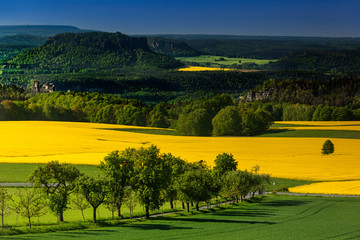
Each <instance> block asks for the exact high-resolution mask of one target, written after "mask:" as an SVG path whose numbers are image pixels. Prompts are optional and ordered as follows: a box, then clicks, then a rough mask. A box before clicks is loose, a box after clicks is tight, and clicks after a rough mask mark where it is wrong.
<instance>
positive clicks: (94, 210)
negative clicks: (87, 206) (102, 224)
mask: <svg viewBox="0 0 360 240" xmlns="http://www.w3.org/2000/svg"><path fill="white" fill-rule="evenodd" d="M93 223H96V207H93Z"/></svg>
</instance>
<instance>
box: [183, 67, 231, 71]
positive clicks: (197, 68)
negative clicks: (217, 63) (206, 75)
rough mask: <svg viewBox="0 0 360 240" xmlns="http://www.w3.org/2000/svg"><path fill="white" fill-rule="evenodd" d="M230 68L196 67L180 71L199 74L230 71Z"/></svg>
mask: <svg viewBox="0 0 360 240" xmlns="http://www.w3.org/2000/svg"><path fill="white" fill-rule="evenodd" d="M229 70H231V69H230V68H210V67H195V66H188V67H184V68H180V69H179V71H185V72H199V71H229Z"/></svg>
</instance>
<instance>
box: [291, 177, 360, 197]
mask: <svg viewBox="0 0 360 240" xmlns="http://www.w3.org/2000/svg"><path fill="white" fill-rule="evenodd" d="M289 191H290V192H296V193H319V194H344V195H360V181H359V180H358V181H342V182H320V183H312V184H309V185H304V186H299V187H293V188H290V189H289Z"/></svg>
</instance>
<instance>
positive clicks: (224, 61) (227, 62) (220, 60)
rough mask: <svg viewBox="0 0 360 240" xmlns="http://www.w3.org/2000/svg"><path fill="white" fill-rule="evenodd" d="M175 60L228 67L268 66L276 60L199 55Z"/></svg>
mask: <svg viewBox="0 0 360 240" xmlns="http://www.w3.org/2000/svg"><path fill="white" fill-rule="evenodd" d="M176 59H177V60H180V61H182V62H195V63H199V64H206V63H209V64H216V65H224V66H229V67H230V66H231V65H233V64H243V63H255V64H257V65H264V64H268V63H269V62H270V61H276V60H264V59H251V58H228V57H222V56H211V55H200V56H197V57H177V58H176ZM240 61H241V62H240Z"/></svg>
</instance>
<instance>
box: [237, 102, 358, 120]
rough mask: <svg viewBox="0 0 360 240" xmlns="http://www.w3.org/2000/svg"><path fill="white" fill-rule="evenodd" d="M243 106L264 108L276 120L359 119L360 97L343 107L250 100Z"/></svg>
mask: <svg viewBox="0 0 360 240" xmlns="http://www.w3.org/2000/svg"><path fill="white" fill-rule="evenodd" d="M242 106H243V108H247V109H248V108H252V109H258V108H261V109H264V110H266V111H267V112H269V113H271V115H272V116H273V117H274V119H275V120H277V121H352V120H357V121H358V120H360V99H358V100H354V101H353V102H352V103H351V104H349V105H346V106H345V107H338V106H328V105H323V104H319V105H307V104H299V103H296V104H291V103H272V102H267V103H264V102H252V103H244V104H242Z"/></svg>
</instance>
